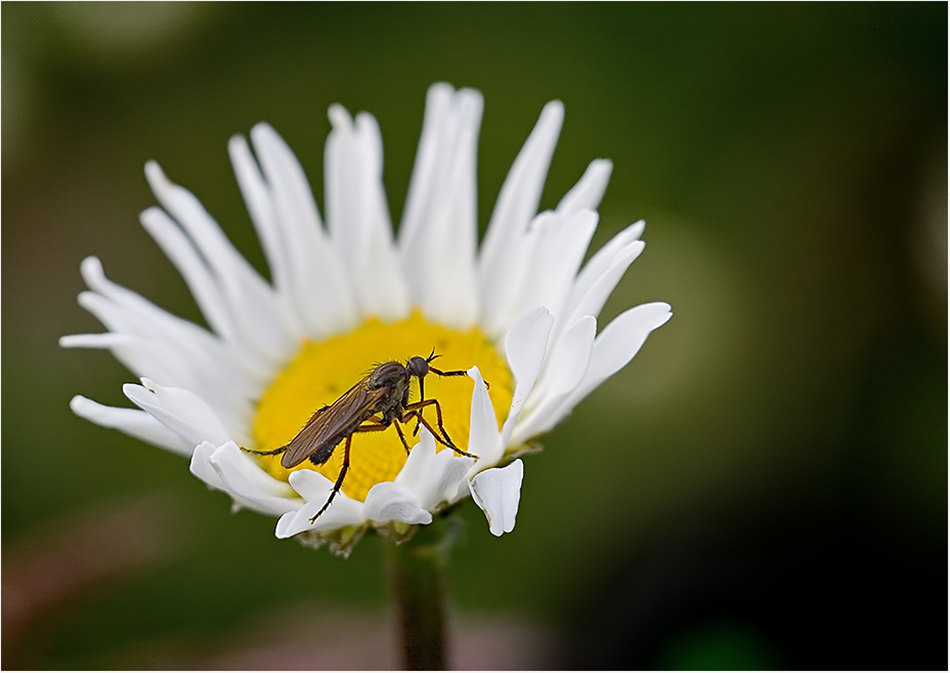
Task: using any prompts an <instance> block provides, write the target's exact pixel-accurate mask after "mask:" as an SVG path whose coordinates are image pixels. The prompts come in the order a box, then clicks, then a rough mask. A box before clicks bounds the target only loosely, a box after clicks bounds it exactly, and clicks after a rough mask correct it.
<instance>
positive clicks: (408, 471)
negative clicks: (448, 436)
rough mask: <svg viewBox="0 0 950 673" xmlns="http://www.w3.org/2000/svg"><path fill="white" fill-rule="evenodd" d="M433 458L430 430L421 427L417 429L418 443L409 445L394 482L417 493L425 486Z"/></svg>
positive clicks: (432, 440)
mask: <svg viewBox="0 0 950 673" xmlns="http://www.w3.org/2000/svg"><path fill="white" fill-rule="evenodd" d="M433 460H435V439H434V438H433V437H432V433H431V432H429V431H428V430H426V429H425V428H422V430H420V431H419V443H418V444H416V445H415V446H413V447H411V450H410V451H409V456H408V457H407V458H406V464H405V465H403V466H402V469H401V470H399V474H397V475H396V479H395V482H396V483H397V484H402V485H403V486H405V487H406V488H408V489H409V490H410V491H412V492H413V493H416V494H418V493H419V492H420V490H421V489H423V488H425V484H426V480H427V479H428V477H429V470H430V469H431V466H432V461H433Z"/></svg>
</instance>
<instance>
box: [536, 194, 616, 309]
mask: <svg viewBox="0 0 950 673" xmlns="http://www.w3.org/2000/svg"><path fill="white" fill-rule="evenodd" d="M549 215H550V217H547V218H544V219H542V218H541V217H539V218H538V219H537V220H536V221H535V222H534V223H532V226H534V225H537V226H538V229H539V236H538V238H537V242H536V245H535V249H534V250H533V252H532V254H531V260H530V262H529V265H528V273H527V278H528V279H529V280H530V282H529V283H528V284H527V286H526V287H525V288H524V289H523V290H522V292H521V295H522V300H521V303H522V306H521V312H523V311H526V310H527V309H529V308H531V307H533V306H546V307H547V308H548V309H549V310H550V311H551V312H552V313H554V314H555V315H558V314H559V313H560V312H561V310H562V308H563V306H564V304H565V303H566V302H567V299H568V295H569V293H570V291H571V288H572V285H573V282H574V277H575V276H576V275H577V270H578V269H579V268H580V266H581V262H582V261H583V260H584V254H585V253H586V252H587V246H588V245H589V244H590V240H591V238H592V237H593V235H594V231H595V230H596V229H597V221H598V219H599V218H598V216H597V213H596V212H594V211H592V210H579V211H577V212H575V213H574V214H572V215H571V216H570V217H566V216H563V215H559V214H557V213H549Z"/></svg>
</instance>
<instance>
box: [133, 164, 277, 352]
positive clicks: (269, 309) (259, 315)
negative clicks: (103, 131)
mask: <svg viewBox="0 0 950 673" xmlns="http://www.w3.org/2000/svg"><path fill="white" fill-rule="evenodd" d="M145 175H146V177H147V178H148V181H149V184H150V185H151V187H152V191H153V192H154V193H155V196H156V197H157V198H158V200H159V202H161V204H162V205H163V206H164V208H165V209H166V210H167V211H168V212H169V213H170V214H171V215H172V216H173V217H174V218H175V219H176V220H177V221H178V223H179V224H181V226H182V228H183V229H184V230H185V232H186V233H187V234H188V236H189V237H190V238H191V240H192V241H193V242H194V245H195V247H196V248H197V250H198V251H199V252H200V254H201V256H202V258H203V259H204V260H205V262H206V263H207V264H208V266H209V268H210V270H211V271H212V273H213V275H214V276H215V278H216V279H217V280H218V282H219V283H220V288H221V291H222V292H221V296H222V298H223V299H224V300H225V301H226V302H227V304H228V306H229V307H230V308H231V309H232V310H231V318H232V321H233V322H234V324H235V325H236V326H237V328H238V329H239V330H240V336H241V340H242V341H243V342H244V343H245V344H247V345H249V346H251V347H253V348H254V349H255V350H256V351H257V352H258V353H260V354H261V355H262V356H263V357H266V358H269V359H271V360H273V362H274V363H275V364H277V365H279V364H282V363H283V362H284V361H285V360H286V358H287V357H288V355H289V354H292V353H293V350H294V348H295V345H296V344H295V342H294V339H293V337H292V334H291V331H290V330H289V328H288V325H287V324H286V323H285V321H284V317H283V315H282V313H281V311H280V310H279V309H278V307H277V304H276V302H275V300H274V296H273V292H272V290H271V288H270V287H269V286H268V285H267V283H266V282H265V281H264V279H263V278H261V277H260V275H259V274H258V273H257V271H255V270H254V268H253V267H252V266H251V265H250V263H249V262H248V261H247V260H246V259H244V257H242V256H241V254H240V253H239V252H238V251H237V250H236V249H235V248H234V246H233V245H231V242H230V241H229V240H228V239H227V237H226V236H225V235H224V233H223V232H222V231H221V229H220V227H219V226H218V225H217V223H216V222H215V221H214V220H213V219H212V218H211V215H209V214H208V212H207V211H206V210H205V209H204V207H203V206H202V205H201V203H200V202H199V201H198V199H197V198H195V196H194V195H193V194H192V193H191V192H189V191H188V190H186V189H184V188H183V187H180V186H178V185H175V184H173V183H172V182H171V181H170V180H168V178H166V177H165V174H164V173H163V172H162V170H161V168H159V166H158V164H157V163H155V162H154V161H150V162H148V163H147V164H146V166H145Z"/></svg>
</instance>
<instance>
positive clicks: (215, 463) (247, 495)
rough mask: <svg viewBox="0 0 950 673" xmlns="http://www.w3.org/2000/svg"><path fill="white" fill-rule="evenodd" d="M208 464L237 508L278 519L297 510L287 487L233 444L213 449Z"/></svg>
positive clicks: (296, 503)
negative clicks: (241, 507) (239, 506)
mask: <svg viewBox="0 0 950 673" xmlns="http://www.w3.org/2000/svg"><path fill="white" fill-rule="evenodd" d="M209 460H210V462H211V466H212V468H214V470H215V472H217V473H218V475H219V476H220V477H221V481H222V482H223V484H224V488H223V489H222V490H224V491H225V492H227V493H228V494H229V495H230V496H231V497H232V498H233V499H234V500H235V501H236V502H237V503H239V504H240V505H242V506H244V507H247V508H248V509H252V510H254V511H255V512H260V513H261V514H268V515H271V516H280V515H281V514H283V513H284V512H288V511H291V510H296V509H297V508H298V507H299V505H300V501H299V500H296V499H295V498H294V497H293V489H291V488H290V485H289V484H288V483H287V482H285V481H278V480H277V479H274V478H273V477H271V476H270V475H269V474H267V473H266V472H264V471H263V470H262V469H261V468H260V466H259V465H258V464H257V463H256V462H255V461H254V460H253V459H251V457H250V456H248V455H247V454H246V453H244V452H243V451H241V450H240V449H239V448H238V447H237V445H236V444H235V443H234V442H227V443H225V444H224V445H223V446H220V447H218V448H217V449H215V451H214V452H213V453H212V454H211V456H210V458H209Z"/></svg>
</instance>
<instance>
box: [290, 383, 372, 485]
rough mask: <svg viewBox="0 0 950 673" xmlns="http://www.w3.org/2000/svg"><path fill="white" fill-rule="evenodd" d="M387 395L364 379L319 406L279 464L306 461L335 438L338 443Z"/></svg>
mask: <svg viewBox="0 0 950 673" xmlns="http://www.w3.org/2000/svg"><path fill="white" fill-rule="evenodd" d="M385 395H386V389H385V388H376V389H372V390H370V389H368V388H367V387H366V379H363V380H362V381H360V382H359V383H357V384H356V385H355V386H353V387H352V388H350V389H349V390H347V391H346V392H345V393H343V394H342V395H341V396H340V398H339V399H338V400H337V401H336V402H334V403H333V404H331V405H330V406H329V407H321V408H320V409H317V410H316V411H315V412H314V413H313V415H312V416H311V417H310V420H309V421H307V424H306V425H305V426H303V429H302V430H301V431H300V432H298V433H297V436H296V437H294V438H293V439H292V440H290V443H289V444H288V445H287V449H286V450H285V451H284V454H283V456H281V459H280V464H281V465H282V466H283V467H284V468H287V469H289V468H291V467H294V466H296V465H299V464H300V463H302V462H303V461H305V460H306V459H307V458H309V457H310V456H311V455H313V454H314V453H315V452H316V451H317V450H319V449H320V447H321V446H323V445H324V444H326V443H327V442H330V441H332V440H334V439H335V440H336V441H337V442H339V441H340V439H342V438H343V437H345V436H346V435H347V434H349V433H350V432H352V431H353V430H355V429H356V427H357V426H359V424H360V423H362V422H363V421H364V420H366V419H367V418H369V417H370V416H372V415H373V414H374V413H375V409H376V407H377V405H378V404H379V401H380V400H381V399H382V398H383V397H384V396H385Z"/></svg>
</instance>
